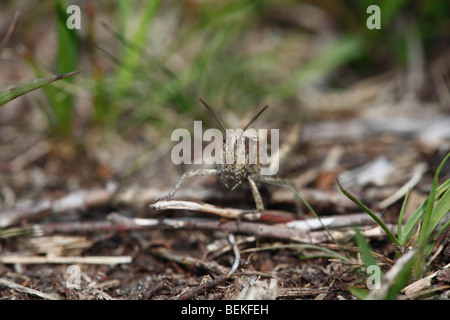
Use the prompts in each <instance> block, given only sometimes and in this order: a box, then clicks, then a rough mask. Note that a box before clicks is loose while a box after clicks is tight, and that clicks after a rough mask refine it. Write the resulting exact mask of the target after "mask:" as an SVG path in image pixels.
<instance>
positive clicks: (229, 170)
mask: <svg viewBox="0 0 450 320" xmlns="http://www.w3.org/2000/svg"><path fill="white" fill-rule="evenodd" d="M199 100H200V102H201V103H202V104H203V105H204V106H205V107H206V109H208V111H209V112H210V113H211V115H212V116H213V117H214V119H216V121H217V122H218V123H219V125H220V126H221V128H222V129H223V130H224V131H225V132H226V133H227V130H226V127H225V126H224V124H223V123H222V121H220V119H219V117H218V116H217V115H216V114H215V113H214V111H213V110H212V109H211V107H210V106H209V105H208V104H207V103H206V102H205V101H203V100H202V99H201V98H199ZM267 107H268V106H265V107H264V108H263V109H262V110H261V111H259V112H258V113H257V114H256V115H255V116H254V117H253V118H252V119H251V120H250V121H249V122H248V123H247V125H246V126H245V127H244V129H243V130H242V131H237V132H238V133H236V134H228V133H227V134H226V135H225V138H224V144H223V150H222V153H221V154H222V156H223V157H224V158H223V160H224V161H221V162H219V163H218V164H217V167H216V168H215V169H193V170H189V171H187V172H186V173H184V174H183V176H182V177H181V178H180V180H179V181H178V183H177V184H176V185H175V187H174V188H173V189H172V191H170V192H169V194H167V195H166V196H164V197H162V198H160V199H158V200H169V199H171V198H172V197H173V195H174V194H175V192H176V191H177V190H178V189H179V188H180V187H181V185H182V184H183V182H184V181H185V180H186V179H187V178H190V177H195V176H213V175H218V176H219V178H220V180H221V181H222V182H223V183H224V184H225V186H226V187H227V188H228V189H231V190H234V189H236V188H237V187H238V186H240V185H241V184H248V185H249V186H250V189H251V191H252V194H253V198H254V200H255V203H256V210H252V211H249V212H245V214H247V213H260V212H262V211H264V204H263V200H262V197H261V194H260V192H259V190H258V187H257V184H258V183H267V184H271V185H275V186H281V187H287V188H290V189H291V190H292V191H293V192H294V194H296V192H297V191H296V188H295V186H294V185H293V183H292V182H290V181H288V180H285V179H281V178H275V177H272V176H266V175H261V167H260V164H259V162H256V163H251V162H250V161H249V153H248V151H249V144H250V139H253V138H252V137H248V136H246V135H245V134H242V132H245V130H246V129H248V128H249V127H250V125H252V124H253V122H255V121H256V119H258V117H259V116H260V115H261V114H262V113H263V112H264V111H265V110H266V109H267ZM298 128H299V127H298ZM239 132H241V133H239ZM294 136H298V134H297V131H295V132H294ZM294 138H295V137H294ZM240 139H243V141H239V140H240ZM291 140H292V138H291ZM238 142H241V143H243V144H242V145H243V146H244V148H243V149H242V150H240V151H239V150H237V148H235V147H234V150H233V151H235V152H234V153H233V155H232V156H234V157H235V160H236V158H237V157H238V156H239V154H238V152H245V154H244V155H242V154H241V156H243V157H244V159H245V161H243V162H242V161H240V162H239V161H234V162H233V163H226V161H225V157H226V156H227V153H229V152H230V148H227V145H228V146H230V145H231V146H237V145H238ZM292 144H293V143H292V142H291V146H289V147H291V148H292ZM281 153H282V150H280V154H281ZM296 204H297V209H298V208H299V202H298V198H296Z"/></svg>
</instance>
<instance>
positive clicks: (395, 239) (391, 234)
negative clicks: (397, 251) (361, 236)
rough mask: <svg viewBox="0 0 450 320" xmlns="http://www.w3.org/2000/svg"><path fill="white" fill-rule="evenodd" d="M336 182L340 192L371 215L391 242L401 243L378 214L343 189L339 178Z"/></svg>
mask: <svg viewBox="0 0 450 320" xmlns="http://www.w3.org/2000/svg"><path fill="white" fill-rule="evenodd" d="M337 184H338V185H339V188H340V189H341V191H342V193H344V194H345V195H346V196H347V198H349V199H350V200H352V201H353V202H354V203H355V204H356V205H357V206H358V207H360V208H361V209H362V210H364V211H365V212H366V213H367V214H368V215H369V216H371V217H372V219H373V220H375V222H376V223H377V224H378V225H379V226H380V227H381V228H382V229H383V230H384V232H385V233H386V235H387V236H388V237H389V239H391V241H392V242H394V243H395V244H396V245H401V244H400V242H399V240H398V239H397V238H396V237H395V235H394V234H393V233H392V232H391V230H389V228H388V227H387V226H386V225H385V224H384V223H383V221H381V219H380V218H378V216H377V215H376V214H375V213H373V212H372V211H371V210H370V209H369V208H367V207H366V206H365V205H364V204H362V203H361V202H360V201H359V200H358V199H356V198H355V197H354V196H353V195H352V194H351V193H350V192H348V191H347V190H345V188H344V187H343V186H342V185H341V184H340V183H339V180H337Z"/></svg>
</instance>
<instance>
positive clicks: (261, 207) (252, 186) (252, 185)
mask: <svg viewBox="0 0 450 320" xmlns="http://www.w3.org/2000/svg"><path fill="white" fill-rule="evenodd" d="M247 181H248V184H249V185H250V189H251V190H252V194H253V198H254V199H255V203H256V212H263V211H264V203H263V201H262V198H261V194H260V193H259V190H258V187H257V186H256V183H255V181H254V180H253V179H252V178H247ZM254 212H255V211H253V212H252V213H254Z"/></svg>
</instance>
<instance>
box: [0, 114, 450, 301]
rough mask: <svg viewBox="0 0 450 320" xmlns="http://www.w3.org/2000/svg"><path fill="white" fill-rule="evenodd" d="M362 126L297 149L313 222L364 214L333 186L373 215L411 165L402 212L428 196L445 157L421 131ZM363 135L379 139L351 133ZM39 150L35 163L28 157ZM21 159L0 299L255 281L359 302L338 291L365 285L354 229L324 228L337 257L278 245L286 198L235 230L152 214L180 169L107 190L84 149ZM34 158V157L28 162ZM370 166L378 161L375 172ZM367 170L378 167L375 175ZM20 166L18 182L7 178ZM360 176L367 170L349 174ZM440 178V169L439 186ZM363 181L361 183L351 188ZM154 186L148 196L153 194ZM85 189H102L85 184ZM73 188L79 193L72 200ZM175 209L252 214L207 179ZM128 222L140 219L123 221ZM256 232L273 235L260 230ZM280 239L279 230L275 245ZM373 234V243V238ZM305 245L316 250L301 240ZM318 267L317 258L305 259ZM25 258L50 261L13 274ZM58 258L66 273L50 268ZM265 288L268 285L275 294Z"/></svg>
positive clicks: (296, 242) (277, 193) (195, 181)
mask: <svg viewBox="0 0 450 320" xmlns="http://www.w3.org/2000/svg"><path fill="white" fill-rule="evenodd" d="M349 121H354V123H353V124H350V123H349ZM362 123H363V120H358V119H356V120H345V121H341V122H334V123H328V122H323V123H321V124H317V123H316V124H306V125H305V127H304V130H303V135H302V137H303V140H302V142H301V143H299V144H298V145H297V146H296V148H295V151H294V152H293V154H292V155H291V157H290V160H289V161H288V165H287V167H286V168H285V170H284V172H288V174H285V176H286V177H289V178H291V179H293V181H295V183H296V186H297V188H298V192H299V194H300V195H302V196H303V197H304V198H305V199H306V200H307V201H308V202H309V203H310V204H311V206H312V207H313V208H314V209H315V210H316V212H317V213H318V214H319V215H320V216H321V217H322V218H326V217H336V218H337V219H339V217H340V216H342V217H343V218H342V219H344V217H345V215H348V214H355V216H357V215H358V214H361V212H360V209H358V208H357V207H356V206H355V205H354V204H353V203H351V202H350V201H349V200H348V199H346V198H345V196H344V195H343V194H342V193H341V192H340V191H338V189H337V187H336V180H335V179H336V178H339V179H340V181H341V183H342V184H344V185H345V186H346V187H347V188H348V189H349V190H351V191H352V192H354V193H355V194H358V197H359V199H362V201H363V202H364V203H366V204H367V205H368V206H369V207H370V208H372V209H373V210H374V211H381V208H380V207H379V203H380V202H381V201H383V200H384V199H386V198H388V197H389V196H391V195H392V194H393V193H394V192H395V191H396V190H397V189H399V188H400V187H401V186H402V185H403V184H404V183H405V182H407V181H408V180H409V179H410V178H411V177H412V176H413V175H414V174H415V170H417V164H418V163H423V164H425V165H426V168H427V169H425V170H423V171H421V174H420V176H421V179H420V181H419V182H418V183H417V184H416V185H415V187H414V191H413V192H412V193H411V196H410V199H411V200H410V203H411V207H412V208H409V209H407V211H409V213H410V212H411V210H414V208H415V207H414V206H416V207H417V203H419V204H420V202H421V201H423V199H424V198H425V196H426V194H427V190H429V188H430V184H431V181H432V173H433V172H434V171H435V169H436V166H437V165H438V164H439V162H440V160H441V159H442V155H443V153H442V152H440V151H439V150H426V151H425V150H424V149H423V148H422V145H421V141H420V139H421V138H423V136H424V135H425V134H422V135H421V132H426V130H427V128H428V127H427V126H426V124H425V125H423V124H421V129H420V130H421V131H417V132H409V131H408V130H417V129H416V128H414V127H413V129H411V127H408V126H407V125H405V128H406V129H405V130H407V131H408V132H400V133H398V132H394V130H390V128H387V129H378V128H377V127H375V126H372V127H371V126H368V125H363V124H362ZM385 123H386V122H385ZM352 125H353V128H352ZM321 126H323V127H324V128H327V126H335V127H336V126H342V127H340V129H339V128H337V129H336V128H334V129H333V130H332V129H330V134H328V132H326V131H322V130H321V128H322V127H321ZM349 128H352V129H349ZM361 128H363V129H364V131H366V130H369V131H370V130H373V131H378V132H359V133H358V130H359V129H361ZM9 129H10V130H20V129H18V128H14V127H11V128H9ZM4 130H6V127H2V132H4ZM324 130H326V129H324ZM346 130H348V132H345V131H346ZM355 131H356V133H355ZM381 131H383V132H381ZM348 135H351V136H352V138H351V139H350V138H349V136H348ZM366 135H368V136H370V137H367V136H366ZM0 136H1V137H6V136H7V135H6V134H1V135H0ZM46 143H48V144H46ZM14 144H15V143H14V142H13V141H9V142H8V141H7V140H6V141H3V142H2V149H3V150H14V148H15V146H14ZM45 146H47V149H45V150H44V151H42V150H36V149H39V148H46V147H45ZM26 147H29V149H28V150H29V151H28V152H26V153H25V154H26V157H29V158H28V159H26V160H21V159H24V158H20V156H17V157H15V158H13V160H12V161H3V162H2V173H1V174H2V181H4V183H3V184H2V194H3V199H4V200H3V208H2V211H1V213H0V221H1V223H2V225H3V230H4V232H3V233H2V239H1V240H0V241H1V242H0V245H1V252H2V255H1V257H2V259H5V258H7V257H9V258H10V259H12V260H9V261H10V262H8V261H6V262H5V260H3V263H1V264H0V275H1V278H2V279H5V280H7V281H10V282H13V283H16V284H19V285H21V286H23V287H21V289H17V288H13V287H11V286H7V285H4V284H3V285H2V284H0V294H1V297H2V299H41V298H42V297H40V296H39V294H37V293H30V292H28V291H27V290H26V289H24V288H27V289H34V290H37V291H38V292H40V293H43V294H46V295H50V296H45V298H49V297H55V298H59V299H162V300H165V299H235V298H237V297H238V296H239V294H242V291H243V288H247V287H249V283H250V282H251V281H256V283H257V284H258V285H256V286H257V287H258V286H262V287H263V288H264V289H262V292H263V293H260V294H262V295H263V296H262V297H263V298H273V299H278V300H288V299H330V300H335V299H355V297H354V296H353V295H352V294H350V293H349V291H348V290H347V288H348V287H349V286H356V287H363V288H364V287H365V286H366V280H367V276H368V275H367V274H366V273H365V272H364V269H363V268H362V262H361V260H360V257H359V255H358V249H357V247H356V249H355V242H354V232H353V225H352V222H350V224H349V225H347V226H340V227H337V228H334V227H333V226H331V227H330V230H331V231H332V232H336V233H333V234H334V235H335V236H336V237H338V236H337V235H338V234H339V235H340V236H339V238H338V239H337V240H336V241H338V244H339V247H333V245H334V242H333V241H332V240H331V239H330V238H329V236H328V235H327V234H326V232H325V231H324V230H320V229H319V230H316V231H311V232H309V233H308V232H301V233H294V234H283V232H284V231H283V230H285V229H283V228H284V227H285V226H286V224H287V223H289V222H291V221H292V220H293V219H296V218H297V216H296V213H295V211H296V209H295V204H294V202H295V201H294V197H293V195H292V194H291V193H290V191H288V190H284V189H282V188H277V187H267V188H262V189H261V190H262V195H263V198H264V201H265V204H266V207H267V209H269V211H267V216H266V217H265V219H262V218H261V219H260V220H259V221H250V222H249V221H241V222H240V223H236V221H234V220H230V219H226V218H220V217H215V216H214V215H210V214H206V213H204V212H192V211H189V210H166V211H164V210H163V211H156V212H155V211H153V210H150V209H149V208H148V204H149V203H152V202H154V200H155V199H156V198H159V197H161V196H163V195H165V194H166V193H167V192H168V190H170V189H171V187H172V186H173V185H174V183H172V182H170V181H168V180H173V181H174V182H176V180H177V177H180V176H181V173H182V172H183V170H184V169H182V168H179V172H173V173H170V170H173V167H174V166H171V165H170V166H166V168H167V169H165V172H159V173H158V174H155V177H156V178H153V179H151V178H150V179H149V178H148V177H146V176H145V174H143V175H141V176H140V177H138V176H134V177H133V178H132V179H130V178H128V179H123V180H121V179H114V178H113V177H111V175H110V172H111V171H112V170H111V169H110V168H108V167H107V165H105V164H102V163H99V162H98V161H97V160H95V159H92V158H90V157H89V155H88V153H87V152H86V150H76V149H74V148H73V149H71V148H70V146H69V147H68V146H67V145H64V144H58V143H54V142H48V141H46V140H41V142H39V143H37V144H35V146H34V147H30V146H26ZM26 147H22V148H26ZM33 148H35V150H34V152H35V153H36V154H38V156H34V155H33V153H34V152H33V151H32V150H33ZM16 152H17V151H16ZM336 154H338V156H335V155H336ZM24 157H25V156H24ZM332 158H333V159H334V160H333V161H331V160H330V159H332ZM327 159H328V161H327ZM374 159H381V160H380V161H379V162H376V161H375V162H373V160H374ZM20 161H24V162H25V164H22V163H20ZM17 163H19V164H17ZM150 163H151V164H152V165H158V166H161V168H164V165H163V164H162V163H167V162H166V161H165V159H164V157H162V158H161V157H160V158H159V159H156V160H154V161H153V162H152V161H151V162H150ZM325 163H328V165H325ZM330 163H331V165H330ZM377 163H381V164H384V165H380V166H379V167H378V168H376V167H377V165H376V164H377ZM386 163H387V164H388V165H387V167H386ZM367 164H369V165H370V166H369V167H367ZM19 165H21V167H20V169H19V170H17V169H15V166H19ZM364 165H366V167H364V168H365V169H364V170H355V168H356V169H357V168H360V167H361V166H364ZM73 168H76V170H73ZM386 168H388V169H389V170H388V169H386ZM392 168H395V169H394V170H392ZM177 169H178V168H177ZM372 170H375V174H373V172H372ZM386 170H387V171H386ZM144 171H145V170H144ZM346 172H347V173H348V172H350V173H352V174H349V175H348V176H350V178H347V176H346V175H345V174H344V173H346ZM42 175H45V177H46V178H45V181H44V184H43V185H41V186H39V185H36V184H37V183H38V181H39V180H35V179H37V178H39V177H40V176H42ZM364 175H366V176H364ZM449 175H450V172H449V170H448V166H446V167H445V168H444V170H443V172H442V174H441V176H442V180H444V179H445V177H448V176H449ZM93 176H95V177H96V179H93ZM161 176H164V177H169V176H171V177H172V178H171V179H166V180H167V181H168V182H165V183H166V185H165V187H161V181H163V178H160V177H161ZM84 179H86V180H84ZM346 179H348V180H346ZM358 179H360V180H358ZM363 179H368V181H367V182H364V183H361V182H358V181H361V180H363ZM155 180H157V181H158V183H155V184H153V183H152V181H155ZM92 181H99V182H98V183H94V184H93V183H92ZM100 182H101V183H100ZM71 183H72V185H73V186H75V187H69V185H70V184H71ZM355 186H359V187H355ZM175 198H176V199H180V200H191V201H202V202H206V203H212V204H217V205H220V206H224V207H232V208H252V206H253V205H254V204H253V198H252V196H251V193H250V191H249V190H247V189H245V188H242V189H237V190H235V191H229V190H227V189H226V188H224V187H223V186H222V185H221V184H220V181H219V180H218V179H217V177H207V178H201V177H198V178H192V179H190V180H188V181H187V182H186V184H185V185H184V186H183V187H182V188H181V189H180V191H179V192H178V193H177V194H176V196H175ZM400 205H401V199H400V200H394V201H393V203H392V204H390V205H389V206H388V208H387V209H386V210H383V219H384V220H385V221H387V222H392V223H395V222H396V218H397V215H398V212H399V209H400ZM302 211H303V212H304V214H305V217H304V218H306V219H314V217H313V216H312V215H311V213H309V212H308V210H307V209H306V207H304V206H303V207H302ZM269 213H270V215H269ZM135 218H140V219H143V220H133V219H135ZM145 219H147V220H145ZM168 219H173V221H177V220H179V221H184V222H185V223H186V224H185V225H183V226H182V227H176V226H175V225H174V224H173V223H172V224H170V223H165V221H166V220H168ZM183 219H184V220H183ZM205 219H207V220H205ZM139 221H153V222H154V221H159V223H158V224H157V225H153V226H152V225H145V224H139V223H138V222H139ZM350 221H352V220H350ZM364 221H366V222H364V223H363V225H362V226H361V228H362V230H363V231H364V232H366V233H365V234H367V236H368V237H369V240H370V244H371V246H372V248H373V250H374V252H376V253H378V254H379V257H378V261H379V263H380V265H381V266H382V268H383V269H384V270H389V268H390V267H391V266H392V263H393V261H394V260H395V256H394V253H395V249H396V248H395V247H394V245H393V244H392V243H391V242H390V241H389V239H388V238H387V237H386V236H385V235H384V234H383V233H382V232H380V231H379V230H378V229H379V228H376V227H375V225H374V224H373V223H370V221H369V222H367V219H366V220H364ZM188 222H190V223H188ZM264 226H269V227H273V229H270V230H267V231H265V230H264ZM277 228H282V229H280V231H279V233H277V232H278V231H277ZM5 230H8V232H10V233H6V231H5ZM371 230H372V231H375V232H372V233H370V231H371ZM377 230H378V231H377ZM230 233H233V234H234V235H235V237H236V242H237V243H238V247H239V250H240V252H241V255H240V264H239V268H238V269H237V270H236V271H235V273H234V274H233V275H232V276H227V273H228V272H229V271H230V268H231V266H232V265H233V263H234V262H235V254H234V253H233V250H232V246H231V245H230V243H229V241H227V235H228V234H230ZM312 234H314V236H313V235H312ZM301 236H304V237H312V238H300V239H298V237H301ZM317 237H319V238H317ZM308 239H309V240H310V243H313V244H315V245H317V246H319V247H320V246H322V247H327V248H330V249H333V250H334V252H339V253H341V254H343V255H344V256H345V257H347V258H348V260H347V261H344V260H343V259H339V258H329V257H327V256H325V254H324V253H323V252H319V251H318V250H317V248H308V247H305V246H302V244H305V243H308ZM438 245H439V246H440V247H437V248H436V250H440V253H438V255H437V257H436V259H435V260H434V261H433V263H432V265H431V268H430V270H429V271H430V272H433V271H436V270H439V268H442V267H443V266H444V265H445V264H447V263H448V260H449V250H448V238H445V237H443V238H442V239H441V240H440V241H438ZM314 254H315V255H317V256H318V257H311V258H309V257H308V255H314ZM26 257H41V258H43V259H48V260H47V261H48V263H45V261H43V262H40V263H27V262H25V263H21V261H23V260H20V259H21V258H26ZM60 257H66V258H73V260H69V262H66V263H58V260H57V258H60ZM77 257H86V258H88V257H100V259H102V258H105V259H107V257H113V258H114V257H115V258H117V259H118V260H116V261H117V262H115V261H114V262H112V263H110V264H108V262H99V263H100V264H91V263H87V264H85V263H83V262H82V261H81V262H77V260H76V258H77ZM14 259H17V260H14ZM120 259H125V262H122V263H121V262H120V261H124V260H120ZM127 259H129V260H127ZM15 261H16V262H15ZM70 261H73V262H70ZM105 261H106V260H105ZM69 266H75V267H76V268H78V269H77V270H79V271H80V273H79V274H78V275H79V281H80V282H79V287H75V288H73V287H72V288H71V287H70V283H72V282H71V281H72V280H73V278H70V276H71V275H72V273H71V271H70V270H71V269H68V267H69ZM440 279H441V280H435V281H436V282H435V283H434V284H433V286H434V287H442V288H443V289H442V290H438V291H436V292H432V293H429V294H427V295H424V296H419V297H417V296H414V297H407V296H405V295H403V298H404V299H407V298H414V299H416V298H424V297H425V298H434V299H439V298H445V299H446V298H448V292H449V291H448V289H445V288H447V286H446V283H448V282H446V281H447V280H448V279H447V280H445V277H441V278H440ZM68 281H69V282H68ZM271 281H272V282H274V283H275V285H274V286H272V287H270V283H271ZM68 283H69V285H68ZM252 283H253V282H252ZM253 286H255V284H253ZM267 286H269V287H267ZM250 287H251V286H250ZM275 288H276V289H275ZM252 297H253V298H255V296H252ZM256 297H259V298H261V296H256Z"/></svg>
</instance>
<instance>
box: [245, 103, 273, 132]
mask: <svg viewBox="0 0 450 320" xmlns="http://www.w3.org/2000/svg"><path fill="white" fill-rule="evenodd" d="M268 106H269V105H267V106H265V107H264V108H262V110H261V111H260V112H258V114H257V115H256V116H254V117H253V119H252V120H251V121H250V122H249V123H248V124H247V125H246V126H245V128H244V129H243V131H245V130H247V128H248V127H250V125H251V124H252V123H253V122H255V120H256V119H258V117H259V116H260V115H261V113H263V112H264V110H266V109H267V107H268Z"/></svg>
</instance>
